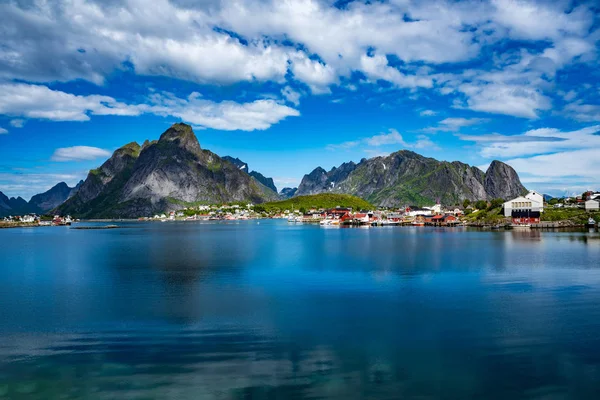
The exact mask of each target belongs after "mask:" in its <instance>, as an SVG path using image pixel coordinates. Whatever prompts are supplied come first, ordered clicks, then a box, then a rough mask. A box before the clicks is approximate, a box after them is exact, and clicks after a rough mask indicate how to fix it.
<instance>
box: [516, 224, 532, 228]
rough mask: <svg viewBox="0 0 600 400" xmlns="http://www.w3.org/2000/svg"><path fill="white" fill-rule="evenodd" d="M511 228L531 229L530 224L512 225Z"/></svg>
mask: <svg viewBox="0 0 600 400" xmlns="http://www.w3.org/2000/svg"><path fill="white" fill-rule="evenodd" d="M511 227H512V228H513V229H529V228H531V224H513V225H511Z"/></svg>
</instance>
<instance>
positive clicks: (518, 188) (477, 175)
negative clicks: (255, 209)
mask: <svg viewBox="0 0 600 400" xmlns="http://www.w3.org/2000/svg"><path fill="white" fill-rule="evenodd" d="M492 164H493V166H490V169H489V170H488V172H487V173H483V172H482V171H481V170H479V169H478V168H476V167H472V166H469V165H467V164H464V163H461V162H458V161H455V162H445V161H437V160H435V159H433V158H427V157H423V156H421V155H419V154H417V153H414V152H411V151H406V150H402V151H398V152H396V153H393V154H391V155H389V156H387V157H375V158H371V159H363V160H361V162H360V163H358V164H354V163H344V164H342V165H341V166H340V167H338V168H333V169H332V170H331V171H329V172H327V171H325V170H324V169H323V168H321V167H318V168H316V169H315V170H313V171H312V172H311V173H310V174H308V175H305V176H304V178H303V179H302V182H301V184H300V186H299V187H298V191H297V192H296V194H295V196H301V195H306V194H316V193H323V192H334V193H347V194H352V195H355V196H359V197H362V198H364V199H366V200H368V201H370V202H371V203H373V204H376V205H381V206H398V205H404V204H417V205H421V204H429V203H432V202H434V201H441V202H442V203H444V204H455V203H458V202H461V201H463V200H464V199H469V200H478V199H492V198H497V197H502V198H510V197H515V196H517V195H519V194H521V193H522V192H523V191H524V190H525V188H524V187H523V186H522V185H521V182H520V181H519V178H518V176H517V174H516V172H515V171H514V170H513V169H512V168H511V167H510V166H508V165H506V164H503V163H501V162H499V161H496V162H495V163H492ZM511 171H512V172H511ZM513 194H514V195H515V196H513Z"/></svg>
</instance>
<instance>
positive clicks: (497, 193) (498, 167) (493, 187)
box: [484, 161, 527, 199]
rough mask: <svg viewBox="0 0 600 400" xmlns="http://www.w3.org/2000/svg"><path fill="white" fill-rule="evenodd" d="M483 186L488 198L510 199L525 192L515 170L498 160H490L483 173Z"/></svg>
mask: <svg viewBox="0 0 600 400" xmlns="http://www.w3.org/2000/svg"><path fill="white" fill-rule="evenodd" d="M484 187H485V191H486V193H487V194H488V198H492V199H497V198H501V199H511V198H515V197H517V196H520V195H522V194H524V193H527V189H525V186H523V185H522V184H521V180H520V179H519V176H518V175H517V172H516V171H515V170H514V169H512V168H511V167H510V166H509V165H506V164H504V163H503V162H500V161H492V163H491V164H490V166H489V168H488V170H487V172H486V174H485V182H484Z"/></svg>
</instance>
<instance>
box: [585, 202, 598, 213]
mask: <svg viewBox="0 0 600 400" xmlns="http://www.w3.org/2000/svg"><path fill="white" fill-rule="evenodd" d="M585 210H586V211H598V210H600V201H598V200H588V201H586V202H585Z"/></svg>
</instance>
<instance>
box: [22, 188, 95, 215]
mask: <svg viewBox="0 0 600 400" xmlns="http://www.w3.org/2000/svg"><path fill="white" fill-rule="evenodd" d="M82 184H83V181H81V182H79V184H78V185H77V186H75V187H69V186H68V185H67V184H66V183H64V182H60V183H58V184H56V185H55V186H54V187H52V188H51V189H50V190H48V191H46V192H44V193H40V194H36V195H35V196H33V197H32V198H31V200H29V205H30V206H31V207H32V209H36V210H39V211H40V212H47V211H50V210H53V209H54V208H56V207H58V206H60V205H61V204H62V203H64V202H65V201H66V200H67V199H68V198H70V197H72V196H73V195H74V194H75V193H77V191H78V190H79V187H80V186H81V185H82Z"/></svg>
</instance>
